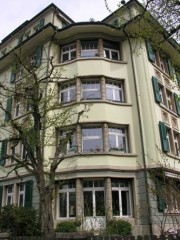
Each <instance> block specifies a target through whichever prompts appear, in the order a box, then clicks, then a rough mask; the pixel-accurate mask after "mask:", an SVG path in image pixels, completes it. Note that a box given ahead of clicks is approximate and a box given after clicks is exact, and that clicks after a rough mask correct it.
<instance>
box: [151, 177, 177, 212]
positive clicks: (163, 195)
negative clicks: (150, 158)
mask: <svg viewBox="0 0 180 240" xmlns="http://www.w3.org/2000/svg"><path fill="white" fill-rule="evenodd" d="M164 180H165V181H164ZM164 180H162V179H158V178H157V179H156V181H155V184H156V192H155V193H156V197H157V206H158V210H159V211H160V212H164V211H165V212H166V213H179V212H180V197H179V194H178V193H179V191H180V182H179V180H178V179H176V178H171V177H169V178H166V179H164Z"/></svg>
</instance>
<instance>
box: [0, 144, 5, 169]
mask: <svg viewBox="0 0 180 240" xmlns="http://www.w3.org/2000/svg"><path fill="white" fill-rule="evenodd" d="M6 152H7V141H6V140H3V141H2V143H1V155H0V166H4V164H5V162H6Z"/></svg>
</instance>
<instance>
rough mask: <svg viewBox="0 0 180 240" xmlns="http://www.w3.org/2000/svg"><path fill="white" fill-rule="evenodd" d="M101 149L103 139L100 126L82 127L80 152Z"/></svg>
mask: <svg viewBox="0 0 180 240" xmlns="http://www.w3.org/2000/svg"><path fill="white" fill-rule="evenodd" d="M99 151H103V139H102V128H101V127H86V128H85V127H83V129H82V152H99Z"/></svg>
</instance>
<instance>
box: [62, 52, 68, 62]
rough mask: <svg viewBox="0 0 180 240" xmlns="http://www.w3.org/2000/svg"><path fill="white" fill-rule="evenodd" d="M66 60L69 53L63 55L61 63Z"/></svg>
mask: <svg viewBox="0 0 180 240" xmlns="http://www.w3.org/2000/svg"><path fill="white" fill-rule="evenodd" d="M68 60H69V53H64V54H63V56H62V61H63V62H66V61H68Z"/></svg>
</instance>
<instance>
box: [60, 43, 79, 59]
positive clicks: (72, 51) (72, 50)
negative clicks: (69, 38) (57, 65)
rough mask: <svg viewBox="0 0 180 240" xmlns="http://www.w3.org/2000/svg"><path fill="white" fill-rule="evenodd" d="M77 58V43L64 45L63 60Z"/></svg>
mask: <svg viewBox="0 0 180 240" xmlns="http://www.w3.org/2000/svg"><path fill="white" fill-rule="evenodd" d="M75 58H76V43H72V44H69V45H66V46H63V47H62V50H61V61H62V62H67V61H70V60H73V59H75Z"/></svg>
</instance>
